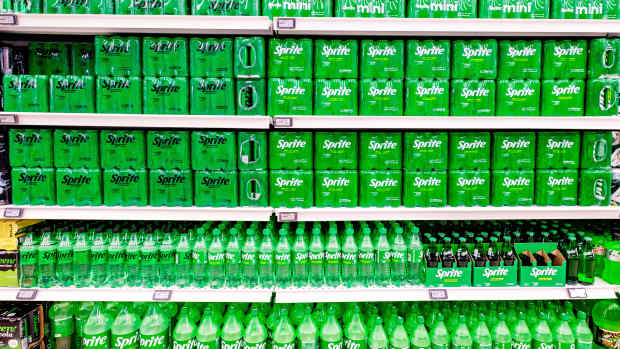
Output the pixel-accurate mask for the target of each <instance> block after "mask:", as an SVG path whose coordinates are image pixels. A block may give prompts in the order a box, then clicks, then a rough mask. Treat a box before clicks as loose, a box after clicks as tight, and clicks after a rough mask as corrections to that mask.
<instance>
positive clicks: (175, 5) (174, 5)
mask: <svg viewBox="0 0 620 349" xmlns="http://www.w3.org/2000/svg"><path fill="white" fill-rule="evenodd" d="M114 5H115V8H116V14H117V15H185V14H187V2H186V1H185V0H115V4H114Z"/></svg>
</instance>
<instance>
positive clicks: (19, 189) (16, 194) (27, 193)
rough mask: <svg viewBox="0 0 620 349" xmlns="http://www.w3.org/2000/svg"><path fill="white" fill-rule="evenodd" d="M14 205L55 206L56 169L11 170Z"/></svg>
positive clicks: (14, 168)
mask: <svg viewBox="0 0 620 349" xmlns="http://www.w3.org/2000/svg"><path fill="white" fill-rule="evenodd" d="M11 184H12V203H13V204H15V205H55V204H56V170H55V169H54V168H41V167H34V168H25V167H13V168H12V169H11Z"/></svg>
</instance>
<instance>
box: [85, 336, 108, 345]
mask: <svg viewBox="0 0 620 349" xmlns="http://www.w3.org/2000/svg"><path fill="white" fill-rule="evenodd" d="M82 344H84V346H85V347H100V346H101V347H103V346H106V345H107V344H108V336H106V335H102V336H92V337H90V338H87V337H84V338H83V339H82Z"/></svg>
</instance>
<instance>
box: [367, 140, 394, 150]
mask: <svg viewBox="0 0 620 349" xmlns="http://www.w3.org/2000/svg"><path fill="white" fill-rule="evenodd" d="M396 146H397V144H396V142H392V141H390V140H386V141H385V142H380V143H379V142H377V141H370V143H369V144H368V149H370V150H373V151H377V150H390V149H396Z"/></svg>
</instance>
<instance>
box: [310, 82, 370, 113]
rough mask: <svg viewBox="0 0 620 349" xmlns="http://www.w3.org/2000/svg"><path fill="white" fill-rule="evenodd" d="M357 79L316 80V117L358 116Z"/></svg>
mask: <svg viewBox="0 0 620 349" xmlns="http://www.w3.org/2000/svg"><path fill="white" fill-rule="evenodd" d="M357 96H358V88H357V79H315V80H314V114H315V115H358V114H359V113H358V106H357Z"/></svg>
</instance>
